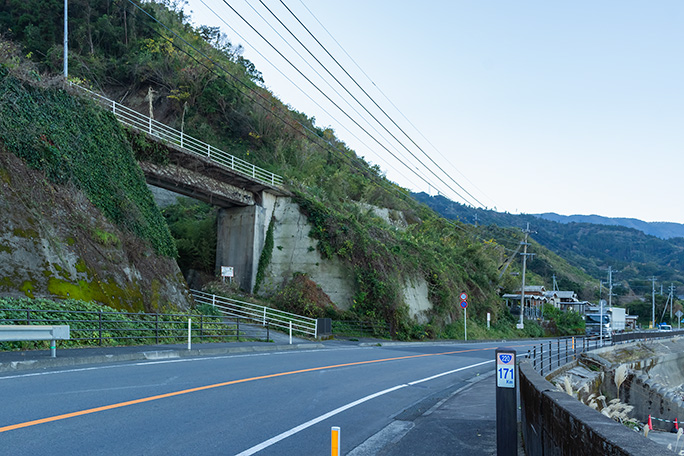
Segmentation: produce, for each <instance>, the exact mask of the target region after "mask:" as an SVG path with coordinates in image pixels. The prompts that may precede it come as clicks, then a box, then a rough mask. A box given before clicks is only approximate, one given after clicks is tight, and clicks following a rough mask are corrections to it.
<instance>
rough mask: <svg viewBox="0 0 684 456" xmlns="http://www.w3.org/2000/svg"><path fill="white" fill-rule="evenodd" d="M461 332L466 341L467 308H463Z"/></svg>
mask: <svg viewBox="0 0 684 456" xmlns="http://www.w3.org/2000/svg"><path fill="white" fill-rule="evenodd" d="M463 332H464V335H465V340H468V308H467V307H464V308H463Z"/></svg>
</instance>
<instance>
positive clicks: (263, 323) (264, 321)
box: [261, 306, 266, 326]
mask: <svg viewBox="0 0 684 456" xmlns="http://www.w3.org/2000/svg"><path fill="white" fill-rule="evenodd" d="M265 324H266V307H265V306H264V320H263V321H262V323H261V326H264V325H265Z"/></svg>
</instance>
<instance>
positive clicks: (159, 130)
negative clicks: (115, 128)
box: [73, 85, 283, 186]
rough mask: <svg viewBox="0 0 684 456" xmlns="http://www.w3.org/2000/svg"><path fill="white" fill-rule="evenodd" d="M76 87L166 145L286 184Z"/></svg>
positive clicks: (268, 181)
mask: <svg viewBox="0 0 684 456" xmlns="http://www.w3.org/2000/svg"><path fill="white" fill-rule="evenodd" d="M73 87H77V88H78V89H80V90H83V91H84V92H87V93H88V94H89V95H90V96H91V97H92V98H94V99H95V100H96V101H98V102H99V103H100V104H101V105H102V107H104V108H105V109H107V110H109V111H111V112H112V113H113V114H114V116H115V117H116V118H117V119H118V120H119V122H121V123H122V124H124V125H127V126H129V127H133V128H135V129H137V130H139V131H141V132H144V133H147V134H148V135H150V136H152V137H154V138H157V139H159V140H161V141H163V142H165V143H168V144H173V145H176V146H178V147H180V148H181V149H182V150H183V151H185V152H187V153H190V154H193V155H197V156H200V157H204V158H206V159H208V160H210V161H212V162H213V163H217V164H219V165H221V166H224V167H226V168H229V169H231V170H234V171H237V172H239V173H241V174H243V175H245V176H249V177H251V178H252V179H254V180H256V181H259V182H262V183H264V184H267V185H272V186H281V185H283V178H282V177H281V176H278V175H277V174H274V173H272V172H270V171H266V170H265V169H262V168H259V167H258V166H256V165H254V164H252V163H249V162H247V161H245V160H242V159H240V158H238V157H235V156H234V155H231V154H229V153H227V152H224V151H222V150H220V149H217V148H215V147H214V146H212V145H210V144H207V143H205V142H202V141H200V140H198V139H195V138H193V137H192V136H189V135H187V134H185V133H184V132H182V131H178V130H176V129H175V128H171V127H169V126H167V125H164V124H163V123H161V122H158V121H156V120H154V119H152V118H151V117H148V116H145V115H143V114H140V113H139V112H137V111H135V110H133V109H131V108H128V107H126V106H124V105H122V104H119V103H117V102H116V101H114V100H110V99H109V98H107V97H104V96H102V95H100V94H98V93H95V92H93V91H91V90H88V89H86V88H84V87H80V86H76V85H74V86H73Z"/></svg>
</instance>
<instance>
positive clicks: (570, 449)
mask: <svg viewBox="0 0 684 456" xmlns="http://www.w3.org/2000/svg"><path fill="white" fill-rule="evenodd" d="M519 378H520V381H519V384H520V403H521V406H522V418H521V419H522V433H523V440H524V445H525V453H526V454H527V455H528V456H546V455H554V456H555V455H563V456H573V455H577V456H593V455H596V456H606V455H610V456H613V455H615V456H617V455H620V456H622V455H633V456H654V455H657V454H663V453H664V450H665V448H664V447H662V446H661V445H658V444H656V443H654V442H652V441H650V440H649V439H647V438H645V437H644V436H643V435H641V434H639V433H636V432H634V431H632V430H630V429H628V428H627V427H625V426H623V425H622V424H620V423H617V422H616V421H613V420H611V419H610V418H607V417H606V416H604V415H602V414H601V413H599V412H597V411H596V410H593V409H591V408H589V407H587V406H586V405H584V404H582V403H581V402H579V401H577V400H576V399H575V398H573V397H571V396H569V395H567V394H566V393H562V392H560V391H558V390H557V389H556V388H555V387H554V386H553V385H552V384H551V383H549V382H548V381H546V380H545V379H544V378H543V377H542V376H541V375H539V374H538V373H537V372H536V371H535V370H534V369H533V368H532V365H531V364H530V363H529V362H527V361H524V362H522V363H520V368H519Z"/></svg>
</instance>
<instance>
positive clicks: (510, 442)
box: [495, 349, 518, 456]
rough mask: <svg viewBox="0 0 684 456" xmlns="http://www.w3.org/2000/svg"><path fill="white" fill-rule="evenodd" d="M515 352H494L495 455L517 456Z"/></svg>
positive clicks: (501, 350) (503, 350)
mask: <svg viewBox="0 0 684 456" xmlns="http://www.w3.org/2000/svg"><path fill="white" fill-rule="evenodd" d="M515 355H516V353H515V351H513V350H505V349H497V350H496V355H495V356H496V454H497V456H517V454H518V415H517V385H516V383H517V378H516V362H515Z"/></svg>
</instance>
